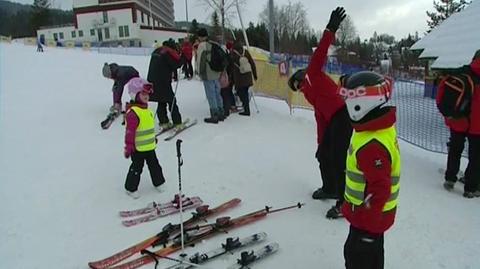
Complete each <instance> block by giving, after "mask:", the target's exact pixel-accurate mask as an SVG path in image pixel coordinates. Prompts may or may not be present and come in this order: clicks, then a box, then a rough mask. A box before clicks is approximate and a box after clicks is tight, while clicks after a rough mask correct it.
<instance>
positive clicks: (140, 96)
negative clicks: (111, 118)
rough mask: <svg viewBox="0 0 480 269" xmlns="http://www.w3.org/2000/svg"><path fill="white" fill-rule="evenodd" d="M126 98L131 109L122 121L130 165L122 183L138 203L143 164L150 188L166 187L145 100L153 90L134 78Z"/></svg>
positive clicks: (146, 83) (126, 156)
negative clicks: (163, 185) (123, 121)
mask: <svg viewBox="0 0 480 269" xmlns="http://www.w3.org/2000/svg"><path fill="white" fill-rule="evenodd" d="M127 87H128V94H129V95H130V97H131V102H130V108H129V109H128V110H127V112H126V115H125V119H126V127H125V149H124V156H125V158H130V159H131V160H132V164H131V165H130V168H129V169H128V174H127V178H126V180H125V190H126V192H127V194H128V195H130V196H131V197H133V198H135V199H137V198H138V197H140V196H139V194H138V191H137V190H138V185H139V183H140V176H141V174H142V171H143V165H144V163H145V162H146V163H147V166H148V170H149V171H150V176H151V178H152V183H153V186H154V187H155V188H156V189H157V190H158V191H162V190H161V188H160V185H162V184H164V183H165V178H164V176H163V171H162V167H161V166H160V164H159V162H158V159H157V155H156V154H155V148H156V147H157V145H156V138H155V119H154V114H153V112H152V111H150V109H148V100H149V97H150V94H152V92H153V86H152V84H151V83H149V82H148V81H146V80H144V79H142V78H139V77H138V78H133V79H131V80H130V81H129V82H128V86H127Z"/></svg>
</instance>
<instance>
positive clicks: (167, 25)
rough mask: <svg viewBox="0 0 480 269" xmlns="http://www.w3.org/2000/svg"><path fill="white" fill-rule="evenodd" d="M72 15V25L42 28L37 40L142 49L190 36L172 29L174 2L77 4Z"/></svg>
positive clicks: (88, 0)
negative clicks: (168, 40) (170, 39)
mask: <svg viewBox="0 0 480 269" xmlns="http://www.w3.org/2000/svg"><path fill="white" fill-rule="evenodd" d="M73 12H74V16H75V17H74V24H73V25H66V26H60V27H45V28H40V29H39V30H38V31H37V36H38V37H39V38H41V39H42V38H43V39H45V40H58V41H60V42H65V41H73V42H75V43H77V44H78V43H83V42H91V43H92V44H93V45H98V46H117V45H122V46H139V47H141V46H143V47H151V46H152V44H153V43H154V42H155V40H156V41H157V42H158V43H159V44H161V43H162V42H163V41H164V40H167V39H169V38H173V39H175V40H177V39H178V38H184V37H186V36H187V32H186V31H184V30H178V29H174V28H173V27H174V10H173V0H127V1H122V0H74V1H73Z"/></svg>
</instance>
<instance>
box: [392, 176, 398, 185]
mask: <svg viewBox="0 0 480 269" xmlns="http://www.w3.org/2000/svg"><path fill="white" fill-rule="evenodd" d="M399 182H400V177H392V185H397V184H398V183H399Z"/></svg>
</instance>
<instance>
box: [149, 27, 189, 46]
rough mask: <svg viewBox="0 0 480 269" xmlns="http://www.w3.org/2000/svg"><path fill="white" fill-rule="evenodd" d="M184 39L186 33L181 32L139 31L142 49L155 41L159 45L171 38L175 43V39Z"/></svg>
mask: <svg viewBox="0 0 480 269" xmlns="http://www.w3.org/2000/svg"><path fill="white" fill-rule="evenodd" d="M185 37H187V33H183V32H171V31H160V30H150V29H148V30H146V29H145V30H144V29H140V38H141V39H142V45H143V46H144V47H151V46H152V45H153V43H154V42H155V40H157V43H159V44H160V45H161V44H162V42H163V41H165V40H168V39H169V38H173V39H174V40H175V41H177V39H179V38H185Z"/></svg>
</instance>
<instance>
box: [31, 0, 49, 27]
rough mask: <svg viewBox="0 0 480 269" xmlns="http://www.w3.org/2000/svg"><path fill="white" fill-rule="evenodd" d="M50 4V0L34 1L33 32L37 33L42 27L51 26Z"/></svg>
mask: <svg viewBox="0 0 480 269" xmlns="http://www.w3.org/2000/svg"><path fill="white" fill-rule="evenodd" d="M49 7H50V2H49V0H34V1H33V6H32V15H31V20H30V22H31V27H32V28H31V30H32V31H33V32H35V31H36V30H38V29H39V28H40V27H41V26H48V25H49V24H50V16H49V15H50V10H49Z"/></svg>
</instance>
